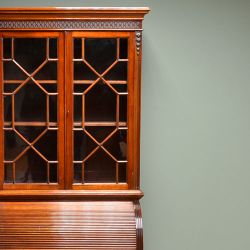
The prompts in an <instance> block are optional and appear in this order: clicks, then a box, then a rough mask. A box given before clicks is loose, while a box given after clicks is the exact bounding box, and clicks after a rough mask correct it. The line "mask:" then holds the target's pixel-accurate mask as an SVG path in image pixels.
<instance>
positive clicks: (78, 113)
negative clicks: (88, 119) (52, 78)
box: [74, 95, 82, 122]
mask: <svg viewBox="0 0 250 250" xmlns="http://www.w3.org/2000/svg"><path fill="white" fill-rule="evenodd" d="M81 121H82V96H81V95H75V96H74V122H81Z"/></svg>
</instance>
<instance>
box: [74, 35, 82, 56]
mask: <svg viewBox="0 0 250 250" xmlns="http://www.w3.org/2000/svg"><path fill="white" fill-rule="evenodd" d="M74 58H78V59H79V58H82V39H81V38H75V39H74Z"/></svg>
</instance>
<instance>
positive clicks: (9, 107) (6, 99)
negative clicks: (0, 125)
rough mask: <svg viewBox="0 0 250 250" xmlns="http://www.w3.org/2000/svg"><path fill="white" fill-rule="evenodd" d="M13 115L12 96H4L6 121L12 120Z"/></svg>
mask: <svg viewBox="0 0 250 250" xmlns="http://www.w3.org/2000/svg"><path fill="white" fill-rule="evenodd" d="M11 116H12V102H11V96H9V95H7V96H4V121H6V122H9V121H11Z"/></svg>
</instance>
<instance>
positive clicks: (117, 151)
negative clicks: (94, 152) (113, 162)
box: [104, 129, 127, 160]
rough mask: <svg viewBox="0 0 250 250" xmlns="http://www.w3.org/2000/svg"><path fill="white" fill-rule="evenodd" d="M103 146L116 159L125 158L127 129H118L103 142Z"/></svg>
mask: <svg viewBox="0 0 250 250" xmlns="http://www.w3.org/2000/svg"><path fill="white" fill-rule="evenodd" d="M104 147H105V148H106V149H107V150H108V151H109V152H110V153H111V154H112V155H113V156H114V157H115V158H116V159H117V160H126V159H127V130H126V129H119V130H118V131H117V132H116V133H115V134H114V135H113V136H112V137H111V138H110V139H109V140H108V141H107V142H106V143H105V144H104Z"/></svg>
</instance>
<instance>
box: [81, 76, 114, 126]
mask: <svg viewBox="0 0 250 250" xmlns="http://www.w3.org/2000/svg"><path fill="white" fill-rule="evenodd" d="M115 119H116V94H115V93H114V92H113V90H111V89H110V87H109V86H108V85H107V84H105V83H103V82H101V81H99V82H98V83H97V84H96V85H95V86H94V87H93V88H92V89H91V90H90V91H89V92H88V93H87V94H86V95H85V120H86V121H115Z"/></svg>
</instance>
